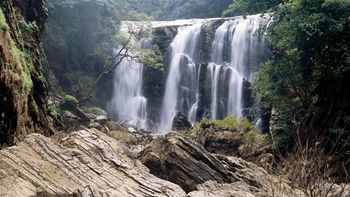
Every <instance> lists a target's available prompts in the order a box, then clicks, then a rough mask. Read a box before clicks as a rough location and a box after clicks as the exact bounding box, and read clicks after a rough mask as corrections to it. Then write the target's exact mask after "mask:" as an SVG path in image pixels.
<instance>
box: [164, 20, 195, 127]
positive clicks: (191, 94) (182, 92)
mask: <svg viewBox="0 0 350 197" xmlns="http://www.w3.org/2000/svg"><path fill="white" fill-rule="evenodd" d="M200 32H201V24H196V25H193V26H184V27H180V28H179V29H178V33H177V35H176V37H175V38H174V40H173V41H172V43H171V49H172V59H171V63H170V67H169V71H168V77H167V81H166V86H165V95H164V99H163V105H162V109H161V114H160V115H161V117H160V126H159V128H158V130H159V131H161V132H166V131H169V130H170V129H171V127H172V122H173V119H174V117H175V115H176V113H177V112H178V111H180V112H187V114H186V115H188V117H189V119H190V120H192V121H194V120H195V117H196V113H197V107H198V102H199V92H198V86H199V84H198V83H199V70H200V67H197V66H196V63H195V61H194V56H195V53H196V50H197V45H198V38H199V35H200Z"/></svg>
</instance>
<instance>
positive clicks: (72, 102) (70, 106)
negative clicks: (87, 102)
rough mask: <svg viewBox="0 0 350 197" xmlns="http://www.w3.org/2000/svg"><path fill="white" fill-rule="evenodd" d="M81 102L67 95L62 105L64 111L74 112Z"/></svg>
mask: <svg viewBox="0 0 350 197" xmlns="http://www.w3.org/2000/svg"><path fill="white" fill-rule="evenodd" d="M78 103H79V101H78V100H77V99H76V98H75V97H74V96H71V95H66V96H64V98H63V99H62V101H61V103H60V108H61V109H62V110H68V111H74V110H75V109H76V108H77V106H78Z"/></svg>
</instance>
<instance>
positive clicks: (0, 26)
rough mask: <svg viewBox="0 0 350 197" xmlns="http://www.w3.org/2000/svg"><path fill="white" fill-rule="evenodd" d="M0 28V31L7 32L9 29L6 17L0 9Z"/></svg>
mask: <svg viewBox="0 0 350 197" xmlns="http://www.w3.org/2000/svg"><path fill="white" fill-rule="evenodd" d="M0 30H1V31H2V32H7V31H8V30H9V26H8V25H7V22H6V18H5V16H4V13H2V10H1V9H0Z"/></svg>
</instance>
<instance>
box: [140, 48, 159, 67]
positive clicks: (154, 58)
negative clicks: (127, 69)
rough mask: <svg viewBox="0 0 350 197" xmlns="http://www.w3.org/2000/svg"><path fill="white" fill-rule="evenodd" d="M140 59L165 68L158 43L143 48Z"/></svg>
mask: <svg viewBox="0 0 350 197" xmlns="http://www.w3.org/2000/svg"><path fill="white" fill-rule="evenodd" d="M140 54H141V56H140V61H141V62H142V63H143V64H145V65H147V66H151V67H153V68H155V69H163V56H162V54H161V53H160V50H159V47H158V46H157V45H152V47H151V48H150V49H141V52H140Z"/></svg>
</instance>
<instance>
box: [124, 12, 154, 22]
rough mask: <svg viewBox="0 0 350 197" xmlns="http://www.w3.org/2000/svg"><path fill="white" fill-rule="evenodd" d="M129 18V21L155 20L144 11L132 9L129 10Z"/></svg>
mask: <svg viewBox="0 0 350 197" xmlns="http://www.w3.org/2000/svg"><path fill="white" fill-rule="evenodd" d="M126 19H127V20H129V21H152V20H154V17H153V16H148V15H147V14H145V13H143V12H138V11H134V10H132V11H130V12H128V15H127V18H126Z"/></svg>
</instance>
